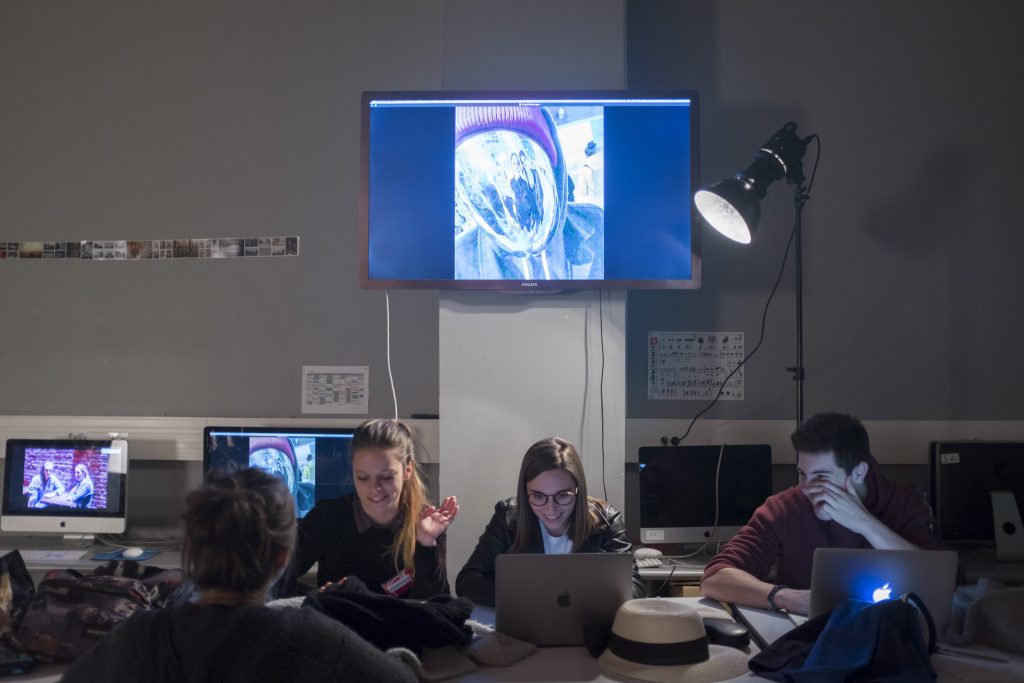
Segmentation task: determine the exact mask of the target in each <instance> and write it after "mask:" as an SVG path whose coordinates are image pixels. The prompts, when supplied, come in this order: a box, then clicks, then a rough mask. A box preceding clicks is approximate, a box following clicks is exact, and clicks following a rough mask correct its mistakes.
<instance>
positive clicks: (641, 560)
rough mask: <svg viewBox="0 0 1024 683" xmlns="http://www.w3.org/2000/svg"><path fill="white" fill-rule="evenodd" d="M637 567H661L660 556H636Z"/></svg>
mask: <svg viewBox="0 0 1024 683" xmlns="http://www.w3.org/2000/svg"><path fill="white" fill-rule="evenodd" d="M636 566H637V567H660V566H661V558H660V557H638V558H636Z"/></svg>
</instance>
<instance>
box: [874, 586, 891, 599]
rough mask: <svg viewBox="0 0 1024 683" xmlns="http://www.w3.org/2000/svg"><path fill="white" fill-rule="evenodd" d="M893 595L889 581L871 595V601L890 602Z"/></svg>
mask: <svg viewBox="0 0 1024 683" xmlns="http://www.w3.org/2000/svg"><path fill="white" fill-rule="evenodd" d="M891 593H892V588H890V587H889V582H888V581H887V582H886V583H885V585H884V586H882V587H881V588H876V589H875V592H874V593H872V594H871V601H872V602H881V601H882V600H888V599H889V595H890V594H891Z"/></svg>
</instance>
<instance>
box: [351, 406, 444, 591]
mask: <svg viewBox="0 0 1024 683" xmlns="http://www.w3.org/2000/svg"><path fill="white" fill-rule="evenodd" d="M361 449H380V450H384V451H388V452H389V453H390V454H391V455H393V456H395V457H396V458H397V459H399V460H401V461H402V467H403V468H405V466H406V465H409V464H411V465H412V474H411V475H410V476H409V478H408V479H406V480H405V481H404V482H403V483H402V494H401V496H400V497H399V499H398V509H399V514H401V515H402V516H403V517H402V528H401V529H399V531H398V533H397V534H395V540H394V542H393V543H392V544H391V547H390V548H388V553H389V554H390V555H391V560H392V562H393V563H394V565H395V571H401V570H402V569H406V568H412V566H413V556H414V555H415V554H416V527H417V524H418V523H419V518H420V510H422V509H423V507H424V506H425V505H426V504H427V491H426V486H424V485H423V477H422V475H421V474H420V468H419V465H418V464H417V463H416V458H415V441H414V439H413V435H412V430H411V429H409V427H408V426H407V425H406V424H404V423H402V422H399V421H398V420H392V419H386V418H383V419H378V420H368V421H366V422H364V423H363V424H361V425H359V427H358V428H357V429H356V433H355V434H354V435H353V436H352V456H353V458H354V457H355V454H356V452H357V451H359V450H361Z"/></svg>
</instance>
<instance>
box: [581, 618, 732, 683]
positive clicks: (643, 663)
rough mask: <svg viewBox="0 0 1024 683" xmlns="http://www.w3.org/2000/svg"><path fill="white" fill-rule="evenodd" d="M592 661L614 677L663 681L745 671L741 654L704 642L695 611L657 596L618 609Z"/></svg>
mask: <svg viewBox="0 0 1024 683" xmlns="http://www.w3.org/2000/svg"><path fill="white" fill-rule="evenodd" d="M598 663H599V664H600V665H601V668H602V669H604V670H605V671H607V672H608V673H611V674H614V675H616V676H625V677H626V678H635V679H639V680H642V681H658V682H664V683H688V682H690V681H724V680H728V679H730V678H736V677H738V676H743V675H744V674H746V673H747V672H748V669H747V655H745V654H743V653H742V652H740V651H739V650H736V649H733V648H730V647H724V646H721V645H711V644H709V643H708V637H707V634H706V633H705V631H704V622H703V621H702V620H701V617H700V615H699V614H698V613H697V611H696V610H695V609H693V608H692V607H688V606H686V605H684V604H682V603H681V602H678V601H676V600H671V599H669V600H661V599H658V598H646V599H641V600H629V601H627V602H625V603H624V604H623V605H622V606H621V607H619V611H618V612H617V613H616V614H615V623H614V624H613V625H612V632H611V634H610V635H609V637H608V647H607V648H606V649H605V651H604V652H603V653H602V654H601V656H600V657H598Z"/></svg>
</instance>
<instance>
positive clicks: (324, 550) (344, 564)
mask: <svg viewBox="0 0 1024 683" xmlns="http://www.w3.org/2000/svg"><path fill="white" fill-rule="evenodd" d="M355 497H356V496H355V494H349V495H347V496H342V497H340V498H331V499H328V500H321V501H319V502H318V503H317V504H316V507H314V508H313V509H312V510H310V511H309V514H307V515H306V516H305V517H303V518H302V519H301V520H300V521H299V529H298V542H297V543H296V547H295V559H294V561H293V562H292V568H291V574H292V576H293V577H299V576H302V575H303V574H305V573H306V572H307V571H309V568H310V567H312V566H313V564H314V563H317V572H316V580H317V585H318V586H323V585H324V584H325V583H327V582H328V581H337V580H338V579H340V578H341V577H343V576H350V575H352V576H358V577H359V578H360V579H361V580H362V581H363V583H365V584H366V586H367V587H368V588H369V589H370V590H372V591H376V592H378V593H383V592H385V591H384V589H383V587H382V586H381V584H383V583H385V582H386V581H388V580H389V579H391V578H393V577H394V576H395V575H396V574H397V573H398V572H397V571H396V570H395V566H394V563H393V561H392V559H391V553H390V552H389V548H390V547H391V544H392V543H393V542H394V540H395V532H396V529H395V528H394V525H392V526H391V527H379V526H376V525H373V526H370V527H369V528H365V530H364V531H362V532H361V531H360V530H359V526H360V525H359V524H357V519H356V514H355V504H356V500H355ZM445 540H446V537H445V534H441V536H440V537H439V538H438V539H437V545H436V546H435V547H428V546H424V545H420V544H419V543H417V544H416V553H415V555H414V556H413V564H414V567H413V568H412V569H413V571H414V578H413V585H412V587H411V588H410V589H409V591H408V592H407V593H404V594H403V595H402V597H404V598H418V599H425V598H429V597H433V596H435V595H447V594H449V593H450V592H451V591H450V590H449V589H448V577H447V576H446V569H445Z"/></svg>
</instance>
